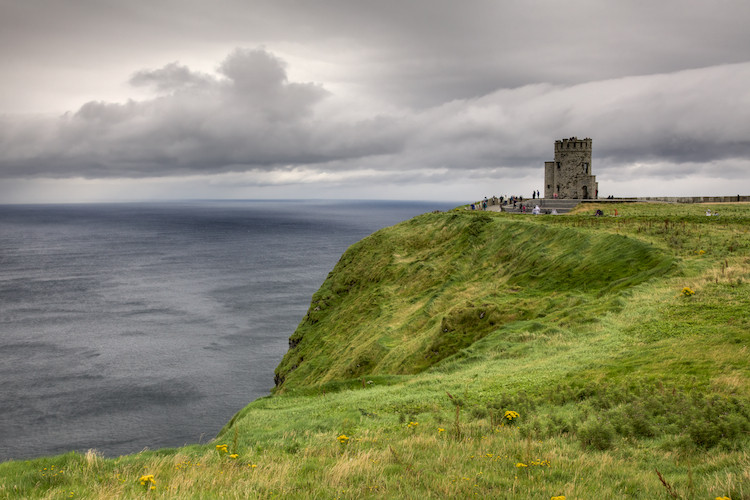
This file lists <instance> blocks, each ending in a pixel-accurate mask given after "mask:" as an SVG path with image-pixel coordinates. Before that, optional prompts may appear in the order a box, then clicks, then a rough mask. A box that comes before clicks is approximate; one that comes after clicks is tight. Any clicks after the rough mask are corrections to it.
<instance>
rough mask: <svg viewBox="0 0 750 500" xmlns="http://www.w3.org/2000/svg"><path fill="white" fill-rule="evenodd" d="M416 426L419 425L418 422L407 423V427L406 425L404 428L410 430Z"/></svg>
mask: <svg viewBox="0 0 750 500" xmlns="http://www.w3.org/2000/svg"><path fill="white" fill-rule="evenodd" d="M418 425H419V422H409V425H407V426H406V427H408V428H409V429H412V428H414V427H416V426H418Z"/></svg>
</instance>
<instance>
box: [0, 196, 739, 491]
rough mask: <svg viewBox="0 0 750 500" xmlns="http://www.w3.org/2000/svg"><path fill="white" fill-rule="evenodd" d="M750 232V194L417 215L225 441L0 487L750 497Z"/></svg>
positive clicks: (379, 250) (46, 473) (304, 334)
mask: <svg viewBox="0 0 750 500" xmlns="http://www.w3.org/2000/svg"><path fill="white" fill-rule="evenodd" d="M706 208H711V209H712V211H716V210H718V211H719V216H712V217H707V216H706V215H705V211H706ZM596 209H601V210H603V211H604V212H605V216H603V217H594V216H592V215H590V214H593V213H594V211H595V210H596ZM615 210H616V211H617V216H614V213H615ZM748 231H750V205H747V204H728V205H667V204H635V203H633V204H617V205H610V204H606V205H605V204H601V205H595V204H587V205H582V206H581V207H580V208H579V209H578V212H577V213H573V214H570V215H564V216H530V215H511V214H496V213H485V212H471V211H467V210H463V209H457V210H454V211H451V212H448V213H435V214H425V215H422V216H420V217H416V218H414V219H412V220H410V221H406V222H404V223H402V224H399V225H397V226H394V227H391V228H387V229H384V230H382V231H379V232H377V233H375V234H374V235H372V236H370V237H368V238H365V239H364V240H362V241H360V242H359V243H357V244H355V245H353V246H352V247H351V248H350V249H349V250H348V251H347V252H346V253H345V254H344V255H343V256H342V258H341V260H340V262H339V263H338V264H337V265H336V267H335V268H334V269H333V271H332V272H331V273H330V275H329V276H328V279H327V280H326V282H325V283H324V284H323V285H322V286H321V288H320V290H319V291H318V292H317V293H316V294H315V295H314V296H313V298H312V301H311V305H310V309H309V311H308V313H307V314H306V316H305V317H304V319H303V320H302V322H301V323H300V326H299V327H298V329H297V331H296V332H295V333H294V334H293V335H292V337H291V338H290V350H289V352H288V353H287V355H286V356H285V357H284V359H283V360H282V362H281V363H280V364H279V367H278V368H277V370H276V380H277V387H276V388H275V390H274V391H273V394H272V395H270V396H268V397H265V398H261V399H259V400H257V401H254V402H252V403H251V404H249V405H248V406H247V407H246V408H244V409H243V410H242V411H240V412H239V413H238V414H237V415H235V417H234V418H233V419H232V420H231V421H230V422H229V423H227V425H226V426H225V428H224V429H223V430H222V431H221V433H220V434H219V436H218V437H217V438H216V440H215V441H214V442H212V443H210V444H207V445H194V446H188V447H184V448H179V449H162V450H156V451H146V452H142V453H139V454H135V455H128V456H123V457H118V458H103V457H101V456H99V455H98V454H96V452H94V451H90V452H89V453H86V454H78V453H70V454H66V455H61V456H56V457H45V458H40V459H35V460H28V461H11V462H6V463H3V464H0V498H118V497H119V498H149V497H153V498H196V499H198V498H256V497H257V498H368V497H370V498H376V497H377V498H380V497H386V498H394V497H395V498H399V497H401V498H452V497H456V498H463V497H469V496H478V497H494V498H543V499H552V498H561V497H565V498H567V499H573V498H587V499H588V498H684V499H690V498H710V499H715V498H731V499H734V500H737V499H742V498H750V456H748V452H747V450H749V449H750V383H749V377H750V363H748V359H750V356H749V354H750V353H749V352H748V344H749V343H750V313H748V311H750V235H749V234H748Z"/></svg>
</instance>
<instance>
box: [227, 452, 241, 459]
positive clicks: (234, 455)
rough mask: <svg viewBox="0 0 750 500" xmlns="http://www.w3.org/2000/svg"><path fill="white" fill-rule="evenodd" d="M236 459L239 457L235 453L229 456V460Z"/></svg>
mask: <svg viewBox="0 0 750 500" xmlns="http://www.w3.org/2000/svg"><path fill="white" fill-rule="evenodd" d="M237 457H239V455H238V454H237V453H232V454H231V455H229V458H234V459H236V458H237Z"/></svg>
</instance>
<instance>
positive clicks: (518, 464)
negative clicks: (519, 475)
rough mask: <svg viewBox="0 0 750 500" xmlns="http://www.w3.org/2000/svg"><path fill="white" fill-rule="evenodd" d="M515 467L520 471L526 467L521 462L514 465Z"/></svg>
mask: <svg viewBox="0 0 750 500" xmlns="http://www.w3.org/2000/svg"><path fill="white" fill-rule="evenodd" d="M516 467H518V468H519V469H522V468H523V467H528V465H526V464H524V463H522V462H518V463H517V464H516Z"/></svg>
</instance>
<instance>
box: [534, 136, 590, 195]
mask: <svg viewBox="0 0 750 500" xmlns="http://www.w3.org/2000/svg"><path fill="white" fill-rule="evenodd" d="M598 194H599V184H598V183H597V182H596V176H594V175H591V139H590V138H588V137H587V138H586V139H578V138H577V137H571V138H570V139H562V140H559V141H555V160H554V161H546V162H544V197H545V198H561V199H566V198H567V199H589V198H597V197H598Z"/></svg>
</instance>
